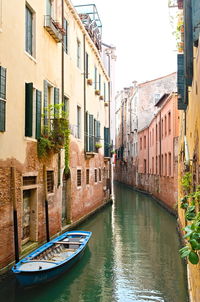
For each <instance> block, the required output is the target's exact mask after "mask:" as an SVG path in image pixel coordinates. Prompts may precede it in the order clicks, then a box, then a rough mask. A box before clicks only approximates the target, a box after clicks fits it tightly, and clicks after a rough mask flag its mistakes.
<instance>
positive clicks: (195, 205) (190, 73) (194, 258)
mask: <svg viewBox="0 0 200 302" xmlns="http://www.w3.org/2000/svg"><path fill="white" fill-rule="evenodd" d="M179 2H180V3H179V8H180V10H179V14H180V15H181V14H182V15H183V18H182V19H183V20H184V21H183V24H182V25H181V27H182V28H183V27H184V51H183V52H180V53H179V54H178V109H180V110H181V112H180V131H179V160H178V175H179V178H178V182H179V185H178V192H179V194H178V195H179V196H178V222H179V227H180V231H181V233H182V235H183V236H184V237H183V243H184V246H185V248H184V251H183V250H182V252H181V254H182V257H183V258H185V259H186V261H187V268H188V269H187V271H188V289H189V295H190V301H192V302H198V301H200V264H199V255H200V254H199V247H198V242H200V241H199V228H198V223H199V210H200V208H199V184H200V170H199V167H200V144H199V135H200V102H199V101H200V91H199V81H200V74H199V70H200V58H199V50H200V46H199V33H200V31H199V27H198V26H196V24H197V23H199V20H200V3H199V1H187V0H184V1H179ZM196 243H197V244H196ZM184 256H185V257H184Z"/></svg>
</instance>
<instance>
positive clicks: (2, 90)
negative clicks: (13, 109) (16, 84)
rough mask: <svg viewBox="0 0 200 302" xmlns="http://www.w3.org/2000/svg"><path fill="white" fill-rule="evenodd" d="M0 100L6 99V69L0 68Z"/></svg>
mask: <svg viewBox="0 0 200 302" xmlns="http://www.w3.org/2000/svg"><path fill="white" fill-rule="evenodd" d="M0 98H1V99H4V100H5V99H6V68H3V67H2V66H0Z"/></svg>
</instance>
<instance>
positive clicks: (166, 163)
mask: <svg viewBox="0 0 200 302" xmlns="http://www.w3.org/2000/svg"><path fill="white" fill-rule="evenodd" d="M165 176H167V154H165Z"/></svg>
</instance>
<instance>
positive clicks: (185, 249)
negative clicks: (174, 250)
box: [179, 246, 189, 254]
mask: <svg viewBox="0 0 200 302" xmlns="http://www.w3.org/2000/svg"><path fill="white" fill-rule="evenodd" d="M188 250H189V246H184V247H182V248H181V249H180V250H179V253H180V254H181V253H183V252H185V251H188Z"/></svg>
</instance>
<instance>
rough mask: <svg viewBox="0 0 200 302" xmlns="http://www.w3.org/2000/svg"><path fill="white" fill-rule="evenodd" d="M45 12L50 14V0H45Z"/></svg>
mask: <svg viewBox="0 0 200 302" xmlns="http://www.w3.org/2000/svg"><path fill="white" fill-rule="evenodd" d="M46 13H47V16H51V15H52V0H47V1H46Z"/></svg>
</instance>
